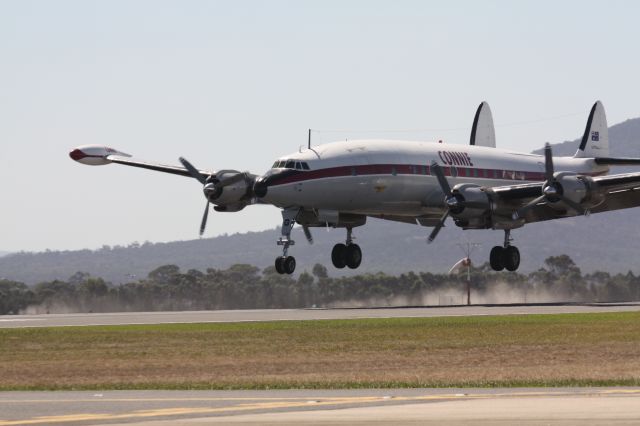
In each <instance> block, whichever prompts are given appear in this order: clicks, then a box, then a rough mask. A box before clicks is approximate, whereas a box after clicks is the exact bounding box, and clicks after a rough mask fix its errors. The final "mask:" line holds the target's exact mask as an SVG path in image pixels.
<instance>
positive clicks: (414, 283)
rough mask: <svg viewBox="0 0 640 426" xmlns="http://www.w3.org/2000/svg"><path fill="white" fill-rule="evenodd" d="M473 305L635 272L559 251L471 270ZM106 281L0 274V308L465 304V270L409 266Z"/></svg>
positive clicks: (539, 295)
mask: <svg viewBox="0 0 640 426" xmlns="http://www.w3.org/2000/svg"><path fill="white" fill-rule="evenodd" d="M470 277H471V280H470V286H471V302H472V303H533V302H612V301H631V300H640V276H636V275H634V274H633V273H632V272H628V273H626V274H615V275H611V274H609V273H607V272H594V273H591V274H583V273H582V272H581V271H580V269H579V268H578V267H577V266H576V264H575V263H574V262H573V260H572V259H571V258H570V257H569V256H566V255H561V256H552V257H549V258H547V259H546V260H545V263H544V267H543V268H541V269H539V270H538V271H535V272H532V273H529V274H519V273H516V272H499V273H496V272H493V271H492V270H491V268H490V266H489V265H488V264H484V265H480V266H478V267H472V268H471V270H470ZM131 278H132V279H131V281H130V282H128V283H125V284H119V285H112V284H110V283H108V282H106V281H105V280H103V279H102V278H99V277H93V276H91V275H90V274H88V273H86V272H77V273H75V274H74V275H73V276H71V277H70V278H69V279H68V280H66V281H61V280H54V281H46V282H41V283H39V284H37V285H35V286H33V287H29V286H27V285H25V284H24V283H20V282H16V281H11V280H6V279H5V280H0V314H19V313H25V312H26V313H29V312H32V313H56V312H117V311H161V310H211V309H260V308H310V307H340V306H342V307H349V306H352V307H357V306H393V305H396V306H423V305H438V304H448V305H450V304H453V305H457V304H464V303H466V283H467V274H466V271H463V273H460V274H455V275H449V274H432V273H429V272H408V273H404V274H400V275H396V276H393V275H387V274H384V273H381V272H380V273H375V274H362V275H357V276H350V277H330V276H329V274H328V272H327V269H326V268H325V267H324V266H323V265H321V264H316V265H315V266H314V267H313V269H312V271H311V273H309V272H306V271H305V272H302V273H301V274H300V275H299V276H297V277H292V276H288V275H280V274H278V273H276V271H275V268H273V267H269V268H266V269H264V270H260V269H259V268H257V267H255V266H251V265H246V264H239V265H234V266H231V267H230V268H228V269H214V268H209V269H207V270H206V271H205V272H202V271H199V270H195V269H190V270H188V271H184V272H183V271H181V270H180V268H179V267H178V266H175V265H164V266H160V267H159V268H156V269H155V270H153V271H152V272H150V273H149V274H148V276H147V277H146V278H143V279H137V280H135V279H133V278H134V277H131Z"/></svg>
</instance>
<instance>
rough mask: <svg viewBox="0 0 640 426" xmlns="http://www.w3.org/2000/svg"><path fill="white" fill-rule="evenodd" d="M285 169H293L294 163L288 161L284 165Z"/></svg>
mask: <svg viewBox="0 0 640 426" xmlns="http://www.w3.org/2000/svg"><path fill="white" fill-rule="evenodd" d="M284 168H285V169H295V162H293V161H291V160H289V161H287V163H286V164H285V165H284Z"/></svg>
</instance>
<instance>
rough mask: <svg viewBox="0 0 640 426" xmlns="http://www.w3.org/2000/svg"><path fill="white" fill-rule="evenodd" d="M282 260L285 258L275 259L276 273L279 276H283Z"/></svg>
mask: <svg viewBox="0 0 640 426" xmlns="http://www.w3.org/2000/svg"><path fill="white" fill-rule="evenodd" d="M284 259H285V258H284V257H282V256H279V257H276V271H277V272H278V273H279V274H284V265H283V263H284Z"/></svg>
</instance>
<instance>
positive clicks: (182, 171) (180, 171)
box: [105, 155, 215, 179]
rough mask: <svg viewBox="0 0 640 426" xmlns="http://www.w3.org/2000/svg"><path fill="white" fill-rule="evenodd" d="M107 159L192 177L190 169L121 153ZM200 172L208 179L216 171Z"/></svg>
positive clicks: (112, 161) (111, 161)
mask: <svg viewBox="0 0 640 426" xmlns="http://www.w3.org/2000/svg"><path fill="white" fill-rule="evenodd" d="M105 159H106V160H107V161H109V162H110V163H116V164H124V165H125V166H132V167H140V168H142V169H148V170H154V171H157V172H163V173H171V174H174V175H180V176H185V177H192V176H191V174H190V173H189V171H188V170H187V169H185V168H184V167H181V166H169V165H166V164H159V163H151V162H148V161H142V160H136V159H133V158H129V157H123V156H120V155H108V156H107V157H105ZM198 173H200V175H201V176H202V177H203V178H204V179H206V178H207V177H208V176H210V175H213V174H215V173H214V172H209V171H206V170H198Z"/></svg>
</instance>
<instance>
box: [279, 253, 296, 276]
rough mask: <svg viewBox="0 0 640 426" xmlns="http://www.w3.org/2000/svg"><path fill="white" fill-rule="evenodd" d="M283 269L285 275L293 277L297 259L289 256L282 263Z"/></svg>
mask: <svg viewBox="0 0 640 426" xmlns="http://www.w3.org/2000/svg"><path fill="white" fill-rule="evenodd" d="M282 269H283V270H284V272H285V273H287V274H289V275H291V274H293V271H295V270H296V258H295V257H293V256H287V257H285V258H284V260H283V261H282Z"/></svg>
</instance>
